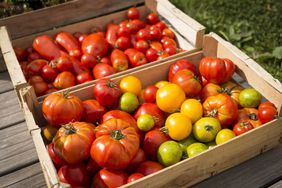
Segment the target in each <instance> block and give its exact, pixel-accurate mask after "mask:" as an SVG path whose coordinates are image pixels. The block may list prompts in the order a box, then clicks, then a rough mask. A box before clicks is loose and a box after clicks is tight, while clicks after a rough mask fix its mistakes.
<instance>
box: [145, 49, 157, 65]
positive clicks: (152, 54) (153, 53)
mask: <svg viewBox="0 0 282 188" xmlns="http://www.w3.org/2000/svg"><path fill="white" fill-rule="evenodd" d="M158 57H159V55H158V51H157V50H155V49H154V48H149V49H148V50H147V51H146V58H147V59H148V61H149V62H152V61H156V60H157V59H158Z"/></svg>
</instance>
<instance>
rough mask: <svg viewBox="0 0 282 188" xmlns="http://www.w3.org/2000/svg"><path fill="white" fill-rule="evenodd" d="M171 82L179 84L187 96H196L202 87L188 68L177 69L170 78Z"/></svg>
mask: <svg viewBox="0 0 282 188" xmlns="http://www.w3.org/2000/svg"><path fill="white" fill-rule="evenodd" d="M172 83H174V84H177V85H179V86H180V87H181V88H182V89H183V91H184V92H185V94H186V97H188V98H193V97H196V96H198V95H199V94H200V92H201V89H202V86H201V84H200V82H199V80H198V78H197V77H196V76H195V75H194V73H193V72H192V71H190V70H188V69H185V70H180V71H177V72H176V74H175V75H174V76H173V78H172Z"/></svg>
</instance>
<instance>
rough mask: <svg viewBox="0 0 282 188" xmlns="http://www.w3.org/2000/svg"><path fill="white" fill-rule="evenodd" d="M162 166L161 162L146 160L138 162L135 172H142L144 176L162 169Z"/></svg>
mask: <svg viewBox="0 0 282 188" xmlns="http://www.w3.org/2000/svg"><path fill="white" fill-rule="evenodd" d="M163 168H164V167H163V166H162V165H161V164H159V163H157V162H154V161H149V160H147V161H144V162H143V163H141V164H140V166H139V167H138V168H137V170H136V172H138V173H141V174H144V176H148V175H150V174H153V173H155V172H158V171H160V170H162V169H163Z"/></svg>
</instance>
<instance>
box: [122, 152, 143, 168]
mask: <svg viewBox="0 0 282 188" xmlns="http://www.w3.org/2000/svg"><path fill="white" fill-rule="evenodd" d="M144 161H146V155H145V152H144V151H143V150H142V149H141V148H139V150H138V151H137V153H136V155H135V156H134V158H133V159H132V160H131V162H130V164H129V166H128V167H127V168H126V171H127V172H133V171H135V170H136V169H137V167H138V166H139V165H140V164H141V163H142V162H144Z"/></svg>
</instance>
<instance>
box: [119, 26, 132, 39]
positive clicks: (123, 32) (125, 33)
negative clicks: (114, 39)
mask: <svg viewBox="0 0 282 188" xmlns="http://www.w3.org/2000/svg"><path fill="white" fill-rule="evenodd" d="M117 35H118V36H119V37H122V36H123V37H128V38H130V37H131V34H130V29H129V28H128V27H125V26H123V27H119V29H118V30H117Z"/></svg>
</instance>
